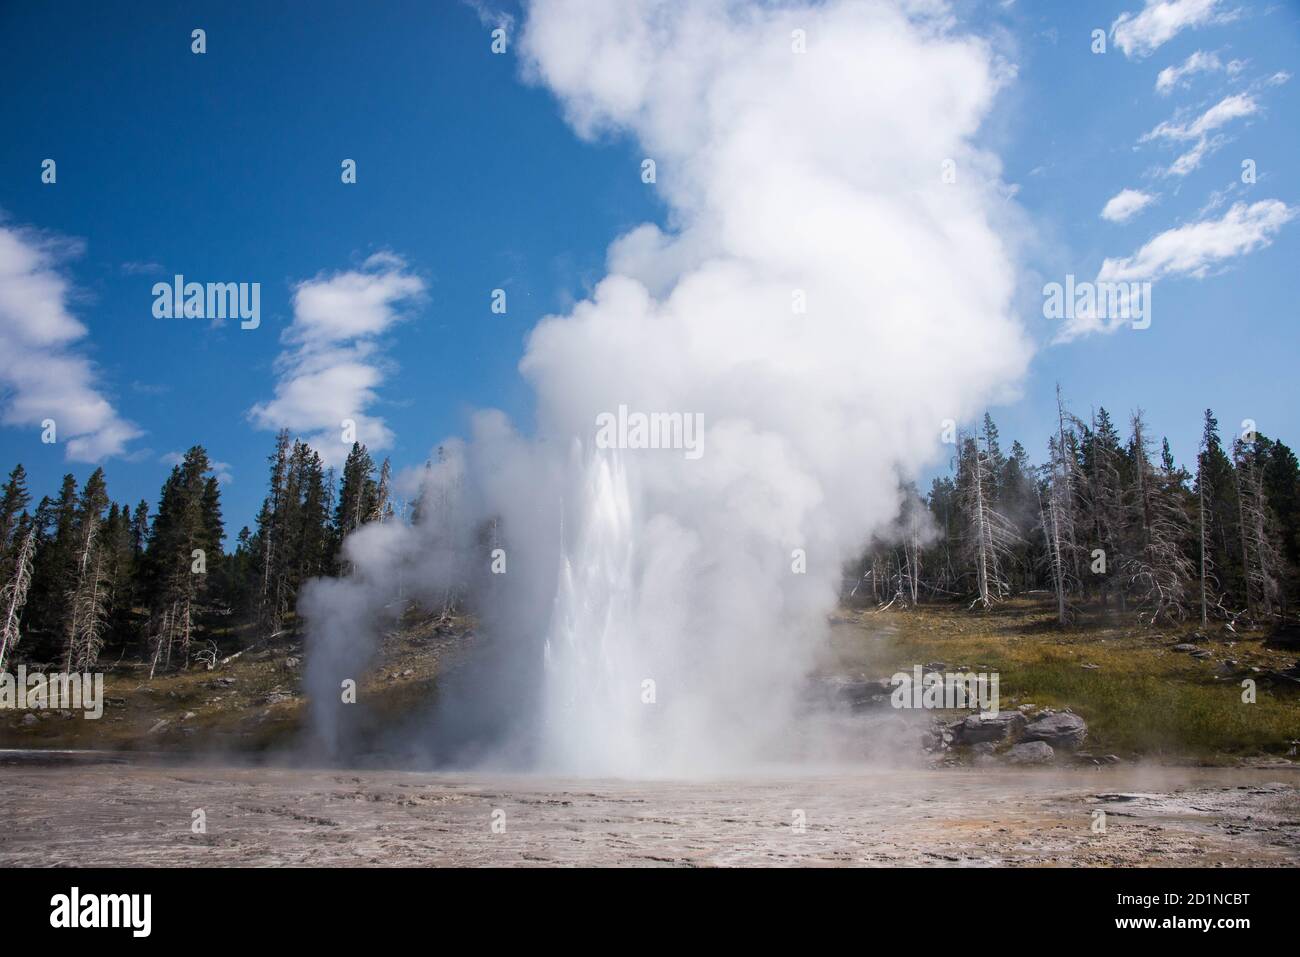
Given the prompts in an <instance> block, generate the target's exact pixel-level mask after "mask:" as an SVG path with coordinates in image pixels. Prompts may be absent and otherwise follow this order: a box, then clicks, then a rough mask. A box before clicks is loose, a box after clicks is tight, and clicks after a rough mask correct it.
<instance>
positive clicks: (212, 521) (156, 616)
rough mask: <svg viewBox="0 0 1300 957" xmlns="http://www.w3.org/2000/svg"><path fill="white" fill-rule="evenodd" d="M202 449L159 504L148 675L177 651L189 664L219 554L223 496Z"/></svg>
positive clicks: (151, 552) (152, 540) (194, 451)
mask: <svg viewBox="0 0 1300 957" xmlns="http://www.w3.org/2000/svg"><path fill="white" fill-rule="evenodd" d="M210 468H211V467H210V464H209V461H208V455H207V452H206V451H204V449H203V447H202V446H198V445H196V446H194V447H193V448H191V449H190V450H189V451H188V452H186V453H185V457H184V459H182V461H181V463H180V464H179V465H177V466H176V467H175V468H173V469H172V472H171V475H170V476H169V477H168V479H167V482H166V483H165V484H164V485H163V489H162V494H161V496H160V497H159V501H158V514H157V515H156V516H155V518H154V521H153V527H152V528H151V530H150V537H149V548H148V576H147V578H148V594H149V598H150V609H149V626H148V629H149V644H150V651H151V664H150V669H149V675H150V677H152V676H153V675H154V674H155V672H156V671H157V669H158V668H159V667H160V666H162V667H167V666H168V665H170V663H171V658H172V654H173V653H174V652H175V653H178V654H179V655H180V657H181V661H182V662H183V663H184V664H186V665H188V663H189V660H188V659H189V648H190V644H191V642H192V640H193V636H194V629H195V623H196V622H195V618H196V615H197V613H198V611H199V610H200V607H199V605H200V601H201V599H202V598H203V596H204V595H205V593H206V591H207V582H208V575H207V562H208V557H209V556H211V557H212V560H213V561H214V562H216V561H218V560H219V557H220V550H221V538H222V534H223V533H222V529H221V511H220V505H219V498H220V492H219V488H218V486H217V484H216V482H215V481H214V480H213V479H212V478H211V476H210V475H209V474H208V473H209V472H210Z"/></svg>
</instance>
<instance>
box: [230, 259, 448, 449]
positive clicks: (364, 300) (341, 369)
mask: <svg viewBox="0 0 1300 957" xmlns="http://www.w3.org/2000/svg"><path fill="white" fill-rule="evenodd" d="M424 288H425V287H424V281H423V280H422V279H420V278H419V277H418V276H416V275H414V274H412V273H411V272H410V271H409V270H408V269H407V267H406V263H405V262H404V261H403V260H402V259H401V258H400V257H398V256H395V255H393V254H392V253H376V254H375V255H373V256H371V257H370V258H369V259H367V260H366V261H365V263H364V264H362V266H361V268H360V269H355V270H349V271H345V272H338V273H333V274H329V275H321V276H317V277H316V278H315V279H309V280H305V281H303V282H300V283H298V285H297V286H295V287H294V292H293V322H292V323H291V324H290V325H289V328H288V329H287V330H285V333H284V336H283V341H284V343H285V345H286V346H287V348H286V349H285V351H283V352H282V353H281V354H280V356H279V358H277V359H276V364H275V367H276V371H277V373H278V375H279V381H277V383H276V386H275V396H274V398H272V399H270V400H269V401H266V402H260V403H258V404H256V405H254V406H253V408H252V409H251V410H250V411H249V416H250V418H251V419H252V421H253V422H254V424H256V425H257V426H258V427H260V428H265V429H281V428H287V429H289V430H290V431H291V432H293V433H295V434H297V435H300V436H302V437H303V438H304V439H305V440H307V441H308V442H311V444H312V445H313V447H315V448H316V449H317V450H318V451H319V452H320V454H321V458H322V459H324V460H325V461H326V462H327V463H328V464H331V465H337V464H339V463H341V462H342V461H343V459H344V458H345V457H346V455H347V450H348V447H349V446H350V443H347V442H344V441H342V440H341V438H340V437H341V434H342V428H343V426H342V423H343V422H344V421H345V420H349V419H350V420H352V421H353V422H354V423H355V424H356V439H357V441H359V442H362V443H363V444H365V445H367V446H369V447H370V449H372V450H377V449H385V448H388V447H389V446H391V445H392V441H393V433H392V430H391V429H389V428H388V426H387V424H386V423H385V422H384V420H383V418H382V417H379V416H375V415H372V414H370V413H369V411H368V410H369V409H370V408H371V407H372V406H373V405H374V404H375V402H376V401H378V399H379V392H378V390H379V388H380V386H381V385H382V384H383V381H384V378H385V375H386V371H387V369H388V368H389V363H388V360H387V358H386V356H385V355H384V353H383V350H382V337H383V335H384V334H385V333H387V332H388V331H389V330H391V329H392V327H393V326H394V325H396V324H397V323H398V322H400V321H401V320H402V319H403V318H405V317H406V315H407V312H406V310H407V309H408V308H409V307H410V306H412V305H413V304H414V303H415V302H417V301H418V300H419V299H420V297H421V296H422V294H423V292H424Z"/></svg>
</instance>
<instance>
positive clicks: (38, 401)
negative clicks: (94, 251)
mask: <svg viewBox="0 0 1300 957" xmlns="http://www.w3.org/2000/svg"><path fill="white" fill-rule="evenodd" d="M77 252H79V247H78V246H77V244H75V243H68V242H66V241H57V240H53V239H50V238H47V237H42V236H39V235H37V234H35V233H33V232H30V231H25V230H21V229H17V228H14V227H9V226H0V387H2V388H3V392H4V395H3V397H2V398H0V402H3V411H2V412H0V421H3V422H4V423H5V424H6V425H13V426H22V427H28V428H40V427H41V423H42V422H43V421H44V420H45V419H53V420H54V421H55V425H56V428H57V437H58V439H59V441H61V442H64V443H66V450H65V454H66V456H67V458H68V459H69V460H71V461H75V462H97V461H100V460H102V459H105V458H108V457H110V456H115V455H122V454H123V453H124V451H125V450H126V446H127V443H128V442H130V441H131V440H132V439H134V438H136V437H138V436H139V435H141V434H142V433H141V431H140V430H139V429H138V428H137V427H136V426H135V425H134V424H133V423H131V422H128V421H126V420H125V419H123V418H122V417H121V416H120V415H119V414H118V413H117V411H116V409H114V407H113V404H112V403H111V402H110V401H109V400H108V399H107V398H105V396H104V394H103V392H102V391H101V387H100V385H99V377H98V374H97V372H96V369H95V367H94V365H93V363H91V361H90V360H89V359H87V358H86V357H85V356H84V355H81V354H79V353H78V352H77V351H76V347H77V345H78V343H79V342H80V340H82V339H84V338H85V337H86V334H87V331H88V330H87V329H86V326H85V325H83V324H82V323H81V322H80V321H78V320H77V319H76V318H75V317H74V316H73V315H72V313H71V312H70V311H69V309H68V301H69V299H70V298H71V295H72V287H71V285H70V283H69V282H68V280H67V279H66V278H65V277H64V276H63V275H62V274H61V273H60V272H59V268H58V266H59V263H60V261H62V260H63V259H65V258H66V257H68V256H71V255H74V254H76V253H77Z"/></svg>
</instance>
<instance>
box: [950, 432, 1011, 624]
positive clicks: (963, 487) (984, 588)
mask: <svg viewBox="0 0 1300 957" xmlns="http://www.w3.org/2000/svg"><path fill="white" fill-rule="evenodd" d="M960 448H961V458H960V460H959V461H960V466H959V471H958V495H959V500H960V502H961V506H962V514H963V518H964V520H965V524H966V535H965V537H966V542H967V550H968V552H969V557H970V560H971V561H972V563H973V565H974V569H975V587H976V594H975V598H974V600H973V601H972V602H971V607H974V606H975V605H976V604H979V605H980V606H981V607H983V608H989V607H991V606H992V605H993V603H994V602H997V601H1001V600H1002V599H1003V598H1005V597H1006V596H1007V595H1008V594H1010V591H1011V586H1010V584H1009V582H1008V581H1007V576H1006V567H1007V565H1008V564H1009V563H1010V562H1011V561H1012V553H1011V549H1012V547H1013V546H1014V545H1016V544H1018V543H1019V542H1020V534H1019V532H1018V531H1017V530H1016V526H1015V523H1014V522H1012V521H1010V520H1009V519H1008V518H1007V517H1006V516H1004V515H1002V514H1001V513H1000V512H999V511H998V510H997V509H996V508H995V507H994V505H993V501H994V495H993V480H994V479H993V473H992V470H991V468H990V466H989V455H988V454H987V452H986V451H985V450H982V449H980V448H979V446H978V445H976V443H975V440H974V439H973V438H969V437H967V438H965V439H964V441H962V442H961V444H960Z"/></svg>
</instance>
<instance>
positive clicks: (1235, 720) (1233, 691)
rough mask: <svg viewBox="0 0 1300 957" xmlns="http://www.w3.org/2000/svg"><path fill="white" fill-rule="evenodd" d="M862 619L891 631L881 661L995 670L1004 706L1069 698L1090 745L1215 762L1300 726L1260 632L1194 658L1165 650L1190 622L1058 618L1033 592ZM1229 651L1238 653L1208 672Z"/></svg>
mask: <svg viewBox="0 0 1300 957" xmlns="http://www.w3.org/2000/svg"><path fill="white" fill-rule="evenodd" d="M860 621H861V622H862V623H863V625H865V626H866V628H867V629H871V628H873V627H877V626H879V625H880V624H884V625H887V626H889V628H890V629H892V631H893V633H892V635H886V637H885V638H884V640H881V639H875V640H874V641H873V642H872V644H874V645H875V651H874V657H875V659H876V661H875V663H876V664H877V665H879V664H882V663H883V664H885V665H886V667H887V668H888V669H889V670H891V671H892V670H895V669H899V670H908V669H910V668H911V667H912V666H913V665H915V664H924V663H927V662H930V661H936V660H937V661H943V662H945V663H946V664H947V665H948V666H949V667H950V668H955V667H956V666H957V665H969V666H970V667H972V668H975V669H976V670H984V669H993V670H996V671H997V672H998V673H999V675H1000V683H1001V687H1000V694H1001V698H1002V703H1003V707H1004V708H1005V707H1014V706H1015V705H1016V704H1019V703H1033V704H1035V705H1038V706H1039V707H1054V708H1070V709H1072V710H1073V711H1075V712H1076V713H1078V714H1080V715H1082V716H1083V718H1084V719H1085V720H1086V721H1087V722H1088V729H1089V734H1088V742H1087V748H1088V750H1090V751H1093V752H1115V753H1119V754H1124V755H1128V756H1137V755H1141V756H1153V757H1154V756H1158V757H1163V758H1167V759H1173V760H1195V761H1204V762H1216V761H1225V760H1231V759H1233V758H1236V757H1245V756H1260V755H1285V754H1286V753H1287V752H1288V751H1289V750H1290V748H1291V745H1290V743H1289V742H1291V741H1293V740H1296V739H1297V738H1300V696H1298V695H1297V694H1296V693H1295V692H1293V691H1291V690H1289V689H1288V688H1284V687H1280V686H1278V687H1271V686H1270V684H1269V683H1268V682H1267V681H1266V680H1264V674H1263V672H1264V671H1267V670H1271V669H1275V668H1282V667H1285V666H1287V665H1289V664H1290V663H1292V662H1293V661H1294V658H1293V656H1290V655H1287V654H1284V653H1282V652H1280V651H1277V650H1274V649H1271V648H1268V647H1266V646H1265V645H1264V643H1263V640H1262V639H1263V636H1262V635H1249V634H1247V635H1233V634H1231V633H1221V632H1215V631H1211V632H1210V633H1209V634H1208V635H1207V636H1206V639H1207V640H1203V641H1200V642H1198V645H1199V646H1200V647H1203V648H1205V649H1207V650H1209V651H1210V652H1211V653H1212V657H1211V658H1209V659H1205V660H1199V659H1195V658H1192V657H1190V656H1189V655H1185V654H1181V653H1178V652H1173V651H1171V650H1170V648H1171V646H1172V645H1174V644H1176V643H1177V642H1179V641H1184V640H1188V638H1189V637H1190V633H1191V631H1192V630H1193V629H1192V628H1190V627H1186V628H1180V629H1177V630H1174V629H1168V628H1165V629H1160V628H1155V629H1147V628H1144V627H1142V626H1139V625H1136V624H1132V623H1129V624H1126V623H1125V622H1124V620H1123V618H1122V617H1119V616H1116V617H1114V618H1104V619H1100V620H1094V621H1092V622H1088V621H1086V620H1085V622H1084V623H1082V624H1080V625H1077V626H1074V627H1071V628H1067V629H1061V628H1059V627H1057V626H1056V625H1055V623H1054V622H1053V621H1052V618H1051V613H1050V609H1049V608H1048V607H1047V605H1046V603H1044V602H1038V601H1033V600H1019V601H1017V602H1013V603H1010V604H1008V605H1003V606H1000V607H998V608H996V609H993V610H991V611H989V612H981V611H967V610H965V608H964V607H958V606H922V607H921V608H919V609H909V610H904V611H900V612H892V611H891V612H887V613H885V614H883V615H879V616H875V615H871V614H866V615H863V616H861V619H860ZM867 634H868V635H869V634H870V631H869V630H868V632H867ZM1225 659H1235V660H1236V661H1237V662H1238V664H1237V665H1236V666H1234V668H1233V672H1232V674H1231V675H1219V676H1218V677H1216V674H1217V672H1216V668H1217V666H1218V665H1219V663H1220V662H1222V661H1224V660H1225ZM1084 664H1094V665H1097V666H1098V667H1097V668H1096V669H1088V668H1084V667H1083V665H1084ZM1252 665H1253V666H1255V667H1259V668H1260V669H1261V671H1260V672H1259V673H1255V672H1251V671H1249V668H1250V666H1252ZM877 670H879V668H878V669H877ZM1243 677H1250V678H1253V679H1254V680H1255V682H1256V702H1255V703H1254V704H1246V703H1243V701H1242V691H1243V689H1242V686H1241V680H1242V678H1243Z"/></svg>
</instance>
